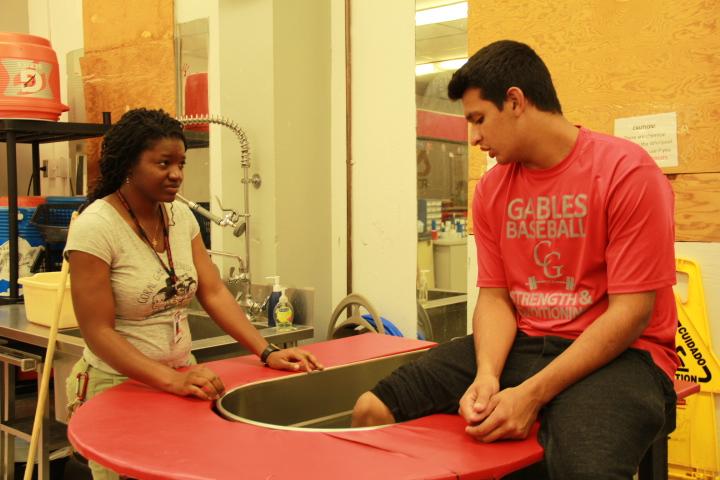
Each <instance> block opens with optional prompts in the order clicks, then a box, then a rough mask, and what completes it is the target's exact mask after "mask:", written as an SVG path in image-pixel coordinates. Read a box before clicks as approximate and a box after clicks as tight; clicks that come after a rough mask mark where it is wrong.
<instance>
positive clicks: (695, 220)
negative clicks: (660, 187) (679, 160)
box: [670, 173, 720, 242]
mask: <svg viewBox="0 0 720 480" xmlns="http://www.w3.org/2000/svg"><path fill="white" fill-rule="evenodd" d="M670 182H671V183H672V186H673V190H674V191H675V237H676V240H677V241H679V242H719V241H720V174H719V173H703V174H685V175H671V176H670Z"/></svg>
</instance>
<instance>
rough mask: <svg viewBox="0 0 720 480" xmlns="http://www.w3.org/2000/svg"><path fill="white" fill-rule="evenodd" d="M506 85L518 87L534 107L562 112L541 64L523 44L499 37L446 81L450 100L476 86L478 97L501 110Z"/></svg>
mask: <svg viewBox="0 0 720 480" xmlns="http://www.w3.org/2000/svg"><path fill="white" fill-rule="evenodd" d="M510 87H518V88H519V89H520V90H522V91H523V93H524V94H525V97H526V98H527V99H528V100H530V102H532V104H533V105H535V106H536V107H537V108H538V110H542V111H545V112H553V113H562V107H560V100H558V97H557V93H556V92H555V87H554V86H553V83H552V78H551V77H550V72H549V71H548V69H547V67H546V66H545V63H544V62H543V61H542V59H541V58H540V57H539V56H538V54H537V53H535V51H534V50H533V49H532V48H530V47H529V46H527V45H525V44H524V43H520V42H515V41H513V40H500V41H498V42H494V43H491V44H489V45H486V46H485V47H483V48H481V49H480V50H478V51H477V52H476V53H475V54H474V55H473V56H472V57H470V58H469V59H468V61H467V63H466V64H465V65H463V66H462V67H460V69H459V70H458V71H457V72H455V73H454V74H453V76H452V79H451V80H450V83H449V84H448V97H450V99H451V100H458V99H460V98H462V96H463V95H464V94H465V91H466V90H467V89H469V88H479V89H480V93H481V95H482V98H484V99H485V100H487V101H489V102H492V103H494V104H495V106H497V107H498V109H500V110H502V108H503V102H504V101H505V99H506V94H507V91H508V89H509V88H510Z"/></svg>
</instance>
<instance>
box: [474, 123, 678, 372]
mask: <svg viewBox="0 0 720 480" xmlns="http://www.w3.org/2000/svg"><path fill="white" fill-rule="evenodd" d="M673 202H674V196H673V192H672V189H671V187H670V183H669V182H668V180H667V179H666V178H665V176H664V175H663V173H662V171H661V170H660V168H658V166H657V165H656V164H655V162H654V161H653V159H652V158H651V157H650V156H649V155H648V154H647V152H645V150H643V149H642V148H641V147H639V146H638V145H636V144H634V143H632V142H629V141H626V140H623V139H620V138H616V137H612V136H609V135H603V134H599V133H595V132H591V131H589V130H587V129H585V128H580V132H579V135H578V139H577V142H576V144H575V146H574V147H573V150H572V151H571V152H570V154H569V155H568V156H567V157H566V158H565V159H564V160H563V161H562V162H560V163H559V164H558V165H555V166H554V167H552V168H549V169H543V170H533V169H528V168H525V167H523V166H522V165H520V164H517V163H513V164H509V165H497V166H495V167H494V168H492V169H491V170H490V171H488V172H487V173H486V174H485V175H484V176H483V178H482V180H481V181H480V182H478V185H477V188H476V189H475V198H474V199H473V220H474V234H475V242H476V244H477V256H478V281H477V285H478V286H479V287H505V288H507V289H508V291H509V293H510V297H511V299H512V301H513V303H514V305H515V309H516V317H517V322H518V328H519V329H520V330H521V331H523V332H525V333H527V334H528V335H556V336H560V337H565V338H577V337H578V336H579V335H580V333H582V332H583V331H584V330H585V328H587V327H588V325H590V323H592V322H593V321H594V320H595V319H596V318H597V317H598V316H599V315H601V314H602V313H603V312H605V310H607V307H608V294H615V293H634V292H645V291H650V290H655V291H656V297H655V307H654V309H653V313H652V318H651V320H650V322H649V324H648V326H647V328H646V329H645V331H643V333H642V335H641V336H640V338H638V339H637V340H636V341H635V342H634V343H633V344H632V346H633V347H635V348H641V349H644V350H647V351H648V352H650V354H651V355H652V358H653V360H654V361H655V363H656V364H657V365H658V366H659V367H660V368H661V369H662V370H663V371H664V372H665V373H666V374H667V375H668V376H669V377H670V378H672V377H673V375H674V373H675V369H676V367H677V356H676V354H675V331H676V329H677V311H676V307H675V299H674V296H673V292H672V285H673V284H674V283H675V254H674V221H673V210H674V207H673Z"/></svg>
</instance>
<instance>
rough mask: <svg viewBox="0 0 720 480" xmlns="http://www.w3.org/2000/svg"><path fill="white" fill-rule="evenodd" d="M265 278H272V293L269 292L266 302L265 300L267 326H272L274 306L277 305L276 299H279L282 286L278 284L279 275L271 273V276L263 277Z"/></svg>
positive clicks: (273, 323) (273, 322)
mask: <svg viewBox="0 0 720 480" xmlns="http://www.w3.org/2000/svg"><path fill="white" fill-rule="evenodd" d="M265 278H268V279H272V280H273V287H272V293H271V294H270V298H268V302H267V319H268V327H274V326H275V307H276V306H277V304H278V301H280V296H281V295H282V287H281V286H280V276H279V275H271V276H269V277H265Z"/></svg>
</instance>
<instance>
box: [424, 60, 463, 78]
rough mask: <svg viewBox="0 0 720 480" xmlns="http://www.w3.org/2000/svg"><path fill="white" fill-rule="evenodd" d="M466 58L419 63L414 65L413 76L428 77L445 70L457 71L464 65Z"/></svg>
mask: <svg viewBox="0 0 720 480" xmlns="http://www.w3.org/2000/svg"><path fill="white" fill-rule="evenodd" d="M467 60H468V59H467V58H455V59H453V60H443V61H442V62H431V63H421V64H419V65H415V76H416V77H420V76H422V75H428V74H430V73H437V72H442V71H447V70H457V69H458V68H460V67H462V66H463V65H465V63H466V62H467Z"/></svg>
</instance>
